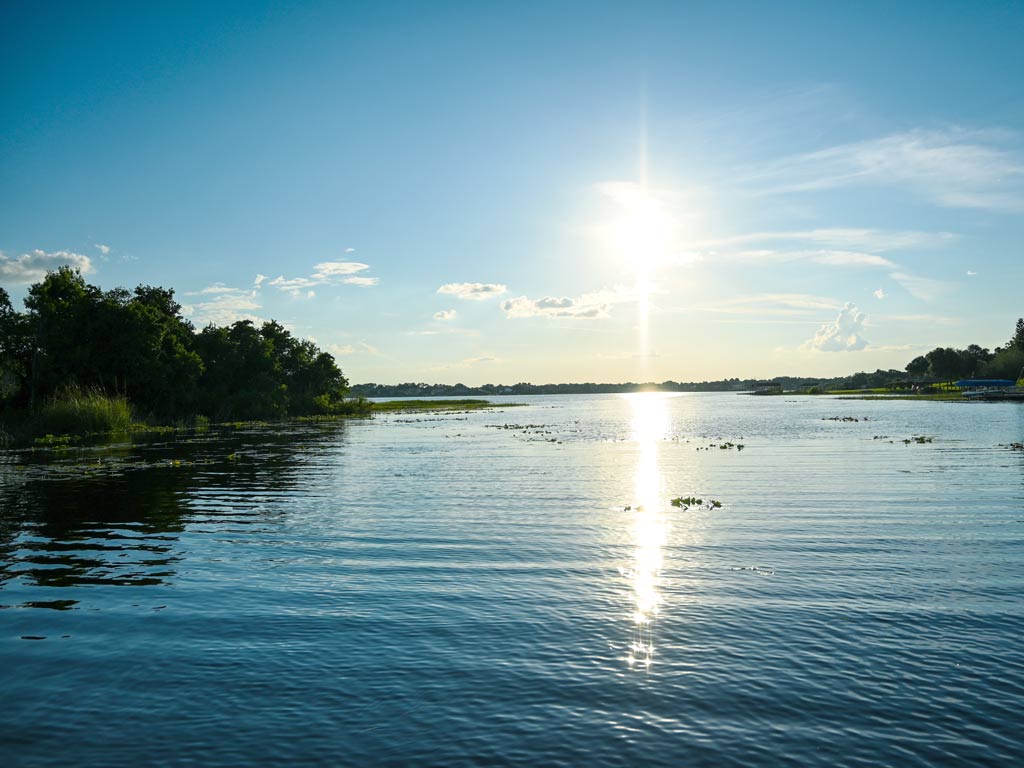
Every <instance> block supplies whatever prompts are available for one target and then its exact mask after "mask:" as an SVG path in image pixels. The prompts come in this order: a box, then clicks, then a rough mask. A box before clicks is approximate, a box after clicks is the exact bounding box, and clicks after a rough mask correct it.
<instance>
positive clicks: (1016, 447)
mask: <svg viewBox="0 0 1024 768" xmlns="http://www.w3.org/2000/svg"><path fill="white" fill-rule="evenodd" d="M1009 448H1010V450H1011V451H1024V443H1010V445H1009Z"/></svg>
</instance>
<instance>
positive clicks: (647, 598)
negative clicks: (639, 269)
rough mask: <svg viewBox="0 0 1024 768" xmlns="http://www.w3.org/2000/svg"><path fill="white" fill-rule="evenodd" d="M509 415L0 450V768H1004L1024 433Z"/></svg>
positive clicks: (595, 402) (788, 420) (1020, 631)
mask: <svg viewBox="0 0 1024 768" xmlns="http://www.w3.org/2000/svg"><path fill="white" fill-rule="evenodd" d="M515 399H516V400H518V401H520V402H528V403H529V405H528V406H527V407H522V408H514V409H513V408H510V409H507V410H504V411H489V412H475V413H459V414H447V415H436V414H430V415H408V414H405V415H402V414H395V415H390V416H385V417H378V418H376V419H374V420H372V421H358V422H349V423H345V424H333V425H321V426H317V425H306V426H295V427H290V428H288V430H286V431H284V432H282V431H276V430H271V429H248V430H234V431H227V432H215V431H212V432H210V433H207V434H206V435H200V436H198V437H197V438H196V439H195V440H194V441H192V442H174V441H172V440H171V439H169V438H159V439H156V440H150V441H146V442H140V443H138V444H136V445H123V446H114V447H112V448H106V449H102V450H101V449H95V450H71V451H58V452H52V453H46V452H43V453H36V454H29V453H8V454H0V604H2V605H0V697H2V702H0V756H2V758H0V761H2V762H3V764H4V765H9V766H11V765H13V766H22V765H24V766H30V765H31V766H36V765H52V766H68V765H81V766H140V765H187V764H191V765H195V764H202V765H224V766H227V765H232V766H236V765H313V764H322V765H394V766H400V765H445V766H459V765H502V764H510V765H512V764H516V765H580V766H604V765H666V766H686V765H706V766H731V765H738V766H755V765H758V766H763V765H823V766H825V765H829V766H830V765H899V766H915V765H1020V764H1024V727H1022V726H1021V722H1022V720H1021V705H1022V702H1024V598H1022V595H1024V452H1020V451H1014V450H1012V449H1011V448H1010V447H1009V444H1010V443H1013V442H1019V441H1021V440H1022V439H1024V407H1022V406H1020V405H1015V404H946V403H900V402H851V401H840V400H832V399H825V398H819V399H810V398H802V399H798V400H796V399H793V400H789V399H786V398H754V397H741V396H736V395H683V396H678V397H658V396H639V397H616V396H595V397H567V396H563V397H550V398H543V397H534V398H515ZM844 416H851V417H855V418H857V419H860V420H859V421H855V422H854V421H831V420H826V419H828V418H829V417H844ZM864 417H867V420H866V421H865V420H864ZM504 425H520V426H519V428H515V429H505V428H503V427H504ZM531 425H532V426H531ZM523 427H529V428H528V429H526V430H525V431H524V429H523ZM915 436H926V438H932V442H927V441H925V442H916V441H912V442H910V443H909V444H906V443H904V442H902V441H903V440H904V439H907V438H912V437H915ZM876 437H877V438H879V439H875V438H876ZM890 440H891V441H893V442H889V441H890ZM552 441H553V442H552ZM725 441H728V442H732V443H741V444H743V446H744V447H743V449H742V450H739V449H737V448H735V447H729V448H720V447H711V448H710V449H707V450H705V449H706V448H708V447H709V446H712V445H714V446H718V445H721V444H722V443H723V442H725ZM698 449H700V450H698ZM690 495H697V496H701V497H702V498H703V499H705V500H707V499H711V498H713V499H716V500H720V501H721V502H722V507H721V508H716V509H708V508H707V506H708V505H707V504H704V505H702V506H701V507H700V508H695V507H690V508H688V509H682V508H675V507H672V506H671V505H670V504H668V500H669V499H670V498H673V497H677V496H690ZM627 506H629V507H630V509H626V508H625V507H627ZM648 662H650V663H648Z"/></svg>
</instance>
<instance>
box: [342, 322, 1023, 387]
mask: <svg viewBox="0 0 1024 768" xmlns="http://www.w3.org/2000/svg"><path fill="white" fill-rule="evenodd" d="M1022 368H1024V318H1022V319H1020V320H1018V321H1017V327H1016V330H1015V332H1014V334H1013V337H1012V338H1011V339H1010V340H1009V341H1008V342H1007V343H1006V344H1005V345H1004V346H1002V347H996V348H995V349H994V350H991V351H990V350H988V349H985V348H984V347H980V346H978V345H977V344H971V345H970V346H968V347H967V349H953V348H948V347H938V348H936V349H933V350H932V351H931V352H929V353H928V354H927V355H921V356H920V357H916V358H914V359H913V360H912V361H911V362H910V363H908V364H907V367H906V369H905V370H902V371H899V370H896V369H890V370H887V371H885V370H881V369H879V370H877V371H875V372H874V373H868V372H867V371H861V372H859V373H853V374H850V375H848V376H837V377H835V378H825V379H822V378H810V377H801V376H776V377H775V378H773V379H769V380H767V381H770V382H772V383H775V384H779V385H781V386H782V388H783V389H785V390H804V389H807V390H809V389H812V388H813V389H816V390H817V391H829V390H846V389H872V388H878V387H905V388H910V387H914V386H917V385H920V384H929V383H938V382H947V381H956V380H958V379H963V378H968V377H984V378H993V379H1016V378H1017V376H1018V375H1019V374H1020V371H1021V369H1022ZM764 383H765V381H764V380H760V379H738V378H732V379H720V380H718V381H699V382H681V381H671V380H669V381H659V382H642V383H641V382H626V383H624V384H622V383H620V384H609V383H604V384H598V383H593V382H586V383H577V384H529V383H527V382H521V383H519V384H484V385H482V386H479V387H470V386H467V385H465V384H427V383H423V382H420V383H414V382H407V383H405V384H354V385H352V394H354V395H361V396H363V397H443V396H449V397H456V396H458V397H462V396H466V395H586V394H597V393H610V394H614V393H623V392H650V391H655V392H743V391H749V390H752V389H755V388H756V387H757V386H758V385H763V384H764Z"/></svg>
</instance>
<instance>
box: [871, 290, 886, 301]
mask: <svg viewBox="0 0 1024 768" xmlns="http://www.w3.org/2000/svg"><path fill="white" fill-rule="evenodd" d="M871 295H872V296H874V297H875V298H876V299H878V300H879V301H881V300H882V299H884V298H885V297H886V296H888V295H889V294H887V293H886V292H885V289H884V288H879V289H878V290H877V291H874V292H873V293H872V294H871Z"/></svg>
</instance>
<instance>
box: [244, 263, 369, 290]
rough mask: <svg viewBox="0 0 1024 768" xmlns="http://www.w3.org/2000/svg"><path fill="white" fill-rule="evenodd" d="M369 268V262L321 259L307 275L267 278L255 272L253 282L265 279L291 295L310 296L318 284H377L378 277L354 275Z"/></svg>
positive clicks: (257, 283) (258, 282)
mask: <svg viewBox="0 0 1024 768" xmlns="http://www.w3.org/2000/svg"><path fill="white" fill-rule="evenodd" d="M369 268H370V265H369V264H363V263H362V262H359V261H322V262H320V263H319V264H316V265H315V266H314V267H313V273H312V274H311V275H310V276H309V277H290V278H286V277H285V276H284V275H278V276H277V277H275V278H274V279H273V280H267V277H266V276H265V275H260V274H257V275H256V280H255V284H256V285H260V284H261V283H262V282H263V281H264V280H267V285H272V286H274V287H275V288H277V289H278V290H281V291H284V292H285V293H288V294H291V295H292V296H296V297H297V296H302V295H305V296H306V297H307V298H312V297H313V296H315V295H316V293H315V292H314V291H313V290H311V289H313V288H315V287H316V286H318V285H355V286H358V287H360V288H368V287H370V286H374V285H377V284H378V283H379V282H380V278H377V277H363V276H359V277H356V276H354V275H356V273H358V272H362V271H364V270H367V269H369Z"/></svg>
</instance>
